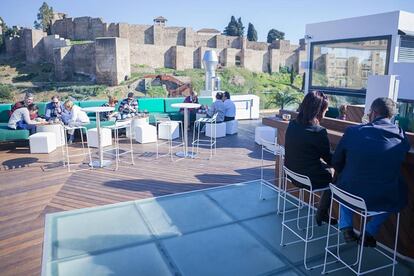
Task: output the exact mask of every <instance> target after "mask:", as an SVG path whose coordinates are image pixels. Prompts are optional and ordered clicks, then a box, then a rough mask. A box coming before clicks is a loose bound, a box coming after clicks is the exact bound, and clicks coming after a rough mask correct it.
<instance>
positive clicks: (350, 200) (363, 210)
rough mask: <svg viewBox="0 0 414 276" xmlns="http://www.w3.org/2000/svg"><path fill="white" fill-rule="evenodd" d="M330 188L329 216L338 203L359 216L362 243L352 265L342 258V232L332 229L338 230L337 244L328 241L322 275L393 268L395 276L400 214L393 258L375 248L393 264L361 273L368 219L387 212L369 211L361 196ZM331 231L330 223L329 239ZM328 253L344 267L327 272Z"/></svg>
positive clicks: (397, 214) (357, 273)
mask: <svg viewBox="0 0 414 276" xmlns="http://www.w3.org/2000/svg"><path fill="white" fill-rule="evenodd" d="M329 186H330V189H331V191H332V198H331V210H330V214H329V215H331V213H332V205H333V202H336V203H338V204H340V205H342V206H344V207H346V208H347V209H349V210H350V211H352V212H353V213H354V214H357V215H359V216H360V219H361V221H360V222H361V223H360V229H359V232H360V233H362V234H361V239H362V241H361V242H360V244H359V245H358V249H357V254H356V261H355V262H354V263H352V264H350V263H348V262H346V261H345V260H344V259H343V258H341V256H340V251H341V250H340V249H341V245H343V244H344V243H341V244H340V243H339V232H340V230H339V229H338V228H336V227H332V228H335V229H336V230H337V233H336V235H337V239H336V244H333V245H330V244H329V238H327V239H326V247H325V261H324V265H323V271H322V274H326V273H331V272H334V271H338V270H341V269H344V268H348V269H349V270H351V271H352V272H353V273H355V274H356V275H358V276H359V275H363V274H367V273H371V272H374V271H377V270H380V269H384V268H387V267H391V266H392V275H394V273H395V265H396V264H397V261H396V256H397V245H398V232H399V227H400V213H399V212H398V213H396V216H397V224H396V226H395V240H394V250H393V254H392V257H391V256H389V255H388V254H386V253H385V252H383V251H382V250H380V249H379V248H378V247H375V248H374V249H375V250H376V251H377V252H379V253H380V254H382V255H383V256H385V257H386V258H387V259H389V260H390V261H391V263H389V264H386V265H382V266H379V267H376V268H373V269H369V270H365V271H361V266H362V256H363V252H364V251H363V250H364V246H363V243H364V242H363V241H364V240H365V229H366V226H367V220H368V218H372V217H374V216H377V215H381V214H384V213H386V212H372V211H368V209H367V205H366V204H365V200H364V199H363V198H361V197H359V196H356V195H353V194H351V193H349V192H347V191H344V190H342V189H340V188H338V187H336V186H335V185H332V184H330V185H329ZM340 215H341V214H339V216H340ZM330 230H331V223H330V222H329V224H328V237H329V235H330ZM328 253H329V255H330V256H332V257H334V258H335V260H336V261H339V262H341V263H342V264H343V266H342V267H340V268H335V269H332V270H330V271H327V270H326V265H327V264H329V263H327V258H328ZM330 263H332V262H330ZM355 266H358V267H357V268H356V269H355V268H353V267H355Z"/></svg>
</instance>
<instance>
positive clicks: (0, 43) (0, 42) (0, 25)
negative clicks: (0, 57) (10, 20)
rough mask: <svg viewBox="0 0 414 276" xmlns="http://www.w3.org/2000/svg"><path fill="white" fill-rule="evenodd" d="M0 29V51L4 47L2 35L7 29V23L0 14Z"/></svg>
mask: <svg viewBox="0 0 414 276" xmlns="http://www.w3.org/2000/svg"><path fill="white" fill-rule="evenodd" d="M0 29H1V32H0V33H1V35H0V52H1V51H2V50H3V48H4V35H6V31H7V25H6V23H4V20H3V18H1V16H0Z"/></svg>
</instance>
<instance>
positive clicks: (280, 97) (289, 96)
mask: <svg viewBox="0 0 414 276" xmlns="http://www.w3.org/2000/svg"><path fill="white" fill-rule="evenodd" d="M302 99H303V94H302V93H299V92H296V91H294V90H289V89H288V90H285V91H277V92H276V94H275V98H274V101H273V103H274V104H275V105H276V106H277V107H279V108H280V109H284V108H285V106H286V105H288V104H294V103H300V102H301V101H302Z"/></svg>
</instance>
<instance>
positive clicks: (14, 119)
mask: <svg viewBox="0 0 414 276" xmlns="http://www.w3.org/2000/svg"><path fill="white" fill-rule="evenodd" d="M38 110H39V108H38V107H37V106H36V105H35V104H33V103H32V104H29V105H28V106H27V107H25V106H24V107H20V108H18V109H16V110H15V111H14V112H13V114H12V115H11V117H10V119H9V123H8V127H9V128H11V129H27V130H29V132H30V135H32V134H34V133H36V125H37V124H39V123H40V122H38V121H36V120H32V119H30V117H32V116H33V114H37V111H38Z"/></svg>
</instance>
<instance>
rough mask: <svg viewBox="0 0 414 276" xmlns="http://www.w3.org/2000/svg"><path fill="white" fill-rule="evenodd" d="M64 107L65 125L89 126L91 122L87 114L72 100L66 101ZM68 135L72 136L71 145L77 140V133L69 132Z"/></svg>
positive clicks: (63, 119)
mask: <svg viewBox="0 0 414 276" xmlns="http://www.w3.org/2000/svg"><path fill="white" fill-rule="evenodd" d="M63 107H64V110H63V113H62V121H63V123H64V124H65V125H68V126H70V127H76V126H81V125H84V124H89V122H90V120H89V117H88V115H87V114H86V112H85V111H83V110H82V109H81V108H80V107H79V106H77V105H76V104H74V103H73V102H72V101H71V100H66V101H65V103H64V104H63ZM68 133H69V134H70V136H69V141H68V142H69V144H71V143H73V140H74V138H75V131H74V130H71V131H68Z"/></svg>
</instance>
